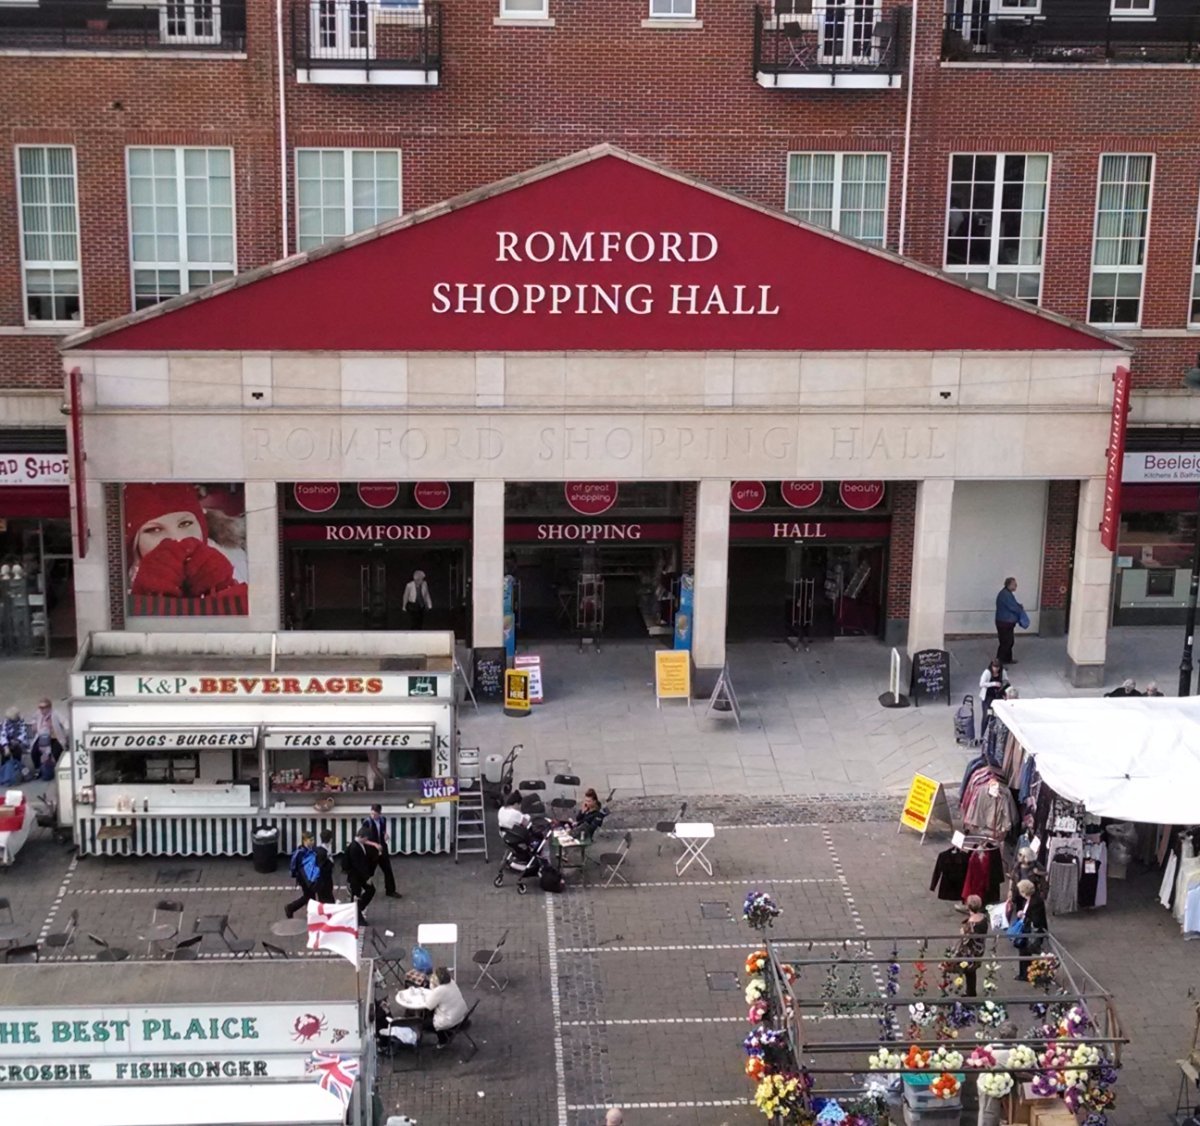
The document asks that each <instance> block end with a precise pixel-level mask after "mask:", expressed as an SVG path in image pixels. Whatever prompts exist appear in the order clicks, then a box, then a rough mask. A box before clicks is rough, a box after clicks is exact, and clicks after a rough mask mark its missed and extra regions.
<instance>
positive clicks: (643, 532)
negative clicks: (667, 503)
mask: <svg viewBox="0 0 1200 1126" xmlns="http://www.w3.org/2000/svg"><path fill="white" fill-rule="evenodd" d="M682 535H683V525H682V524H680V523H679V522H678V521H675V522H671V523H655V524H640V523H632V522H631V523H623V524H617V523H611V524H606V523H601V522H597V523H594V524H592V523H588V522H587V521H584V520H557V521H554V522H547V523H544V524H537V523H528V524H526V523H520V524H518V523H509V524H505V525H504V538H505V539H506V540H507V541H509V542H510V543H528V542H536V543H616V542H621V541H622V540H624V541H628V542H631V543H639V542H651V543H662V542H668V543H673V542H675V541H677V540H679V539H680V538H681V537H682Z"/></svg>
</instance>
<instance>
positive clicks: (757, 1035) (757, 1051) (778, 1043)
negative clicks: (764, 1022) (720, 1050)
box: [742, 1028, 787, 1056]
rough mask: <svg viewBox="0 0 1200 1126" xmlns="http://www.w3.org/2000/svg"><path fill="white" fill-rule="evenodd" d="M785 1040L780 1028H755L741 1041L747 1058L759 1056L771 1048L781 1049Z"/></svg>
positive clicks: (785, 1036)
mask: <svg viewBox="0 0 1200 1126" xmlns="http://www.w3.org/2000/svg"><path fill="white" fill-rule="evenodd" d="M786 1038H787V1034H786V1033H785V1032H784V1031H783V1030H782V1029H780V1028H756V1029H754V1030H753V1031H752V1032H751V1033H750V1034H749V1035H748V1036H747V1037H746V1039H745V1040H743V1041H742V1047H743V1048H745V1049H746V1055H748V1056H761V1055H762V1054H763V1053H764V1052H767V1051H770V1050H771V1049H772V1048H781V1047H783V1045H784V1043H785V1041H786Z"/></svg>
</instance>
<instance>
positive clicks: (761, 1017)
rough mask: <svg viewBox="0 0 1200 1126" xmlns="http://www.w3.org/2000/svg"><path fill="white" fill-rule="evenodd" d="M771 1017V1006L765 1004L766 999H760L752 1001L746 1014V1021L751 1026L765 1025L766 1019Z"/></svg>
mask: <svg viewBox="0 0 1200 1126" xmlns="http://www.w3.org/2000/svg"><path fill="white" fill-rule="evenodd" d="M770 1015H771V1006H770V1005H769V1004H768V1003H767V1001H766V998H764V997H760V998H759V999H758V1000H757V1001H752V1002H751V1004H750V1008H749V1010H748V1011H747V1013H746V1019H747V1020H748V1021H749V1022H750V1023H751V1024H765V1023H766V1020H767V1017H768V1016H770Z"/></svg>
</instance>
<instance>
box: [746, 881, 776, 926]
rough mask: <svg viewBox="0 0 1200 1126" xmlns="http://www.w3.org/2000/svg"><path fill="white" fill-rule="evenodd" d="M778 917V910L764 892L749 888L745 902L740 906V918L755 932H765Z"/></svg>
mask: <svg viewBox="0 0 1200 1126" xmlns="http://www.w3.org/2000/svg"><path fill="white" fill-rule="evenodd" d="M778 915H779V908H778V906H777V905H776V903H775V900H774V899H772V898H771V897H770V896H769V895H768V894H767V893H766V892H765V891H757V890H755V889H754V888H751V889H750V891H748V892H746V902H745V903H743V904H742V918H743V919H745V920H746V922H748V923H749V924H750V925H751V926H752V927H753V928H754V929H755V930H756V931H761V930H766V929H767V927H769V926H773V925H774V923H775V919H776V918H777V917H778Z"/></svg>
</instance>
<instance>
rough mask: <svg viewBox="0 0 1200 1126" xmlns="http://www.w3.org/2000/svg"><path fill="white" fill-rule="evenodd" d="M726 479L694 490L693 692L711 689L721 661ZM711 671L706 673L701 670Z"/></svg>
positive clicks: (725, 583)
mask: <svg viewBox="0 0 1200 1126" xmlns="http://www.w3.org/2000/svg"><path fill="white" fill-rule="evenodd" d="M731 484H732V482H731V481H730V480H729V479H727V478H719V479H717V480H708V479H706V480H703V481H701V482H700V484H699V487H698V488H697V490H696V566H695V577H696V591H695V599H696V601H695V611H694V617H695V621H694V623H693V625H692V660H693V662H694V663H695V665H696V669H697V678H696V679H697V684H696V689H697V693H698V694H699V693H702V692H705V691H706V688H707V689H711V687H712V683H713V682H714V681H715V680H716V673H717V672H719V671H720V669H721V667H722V666H723V665H724V664H725V616H726V599H727V597H728V584H729V487H730V485H731ZM706 669H707V670H714V671H713V672H712V673H711V674H709V675H706V674H705V673H704V671H703V670H706Z"/></svg>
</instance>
